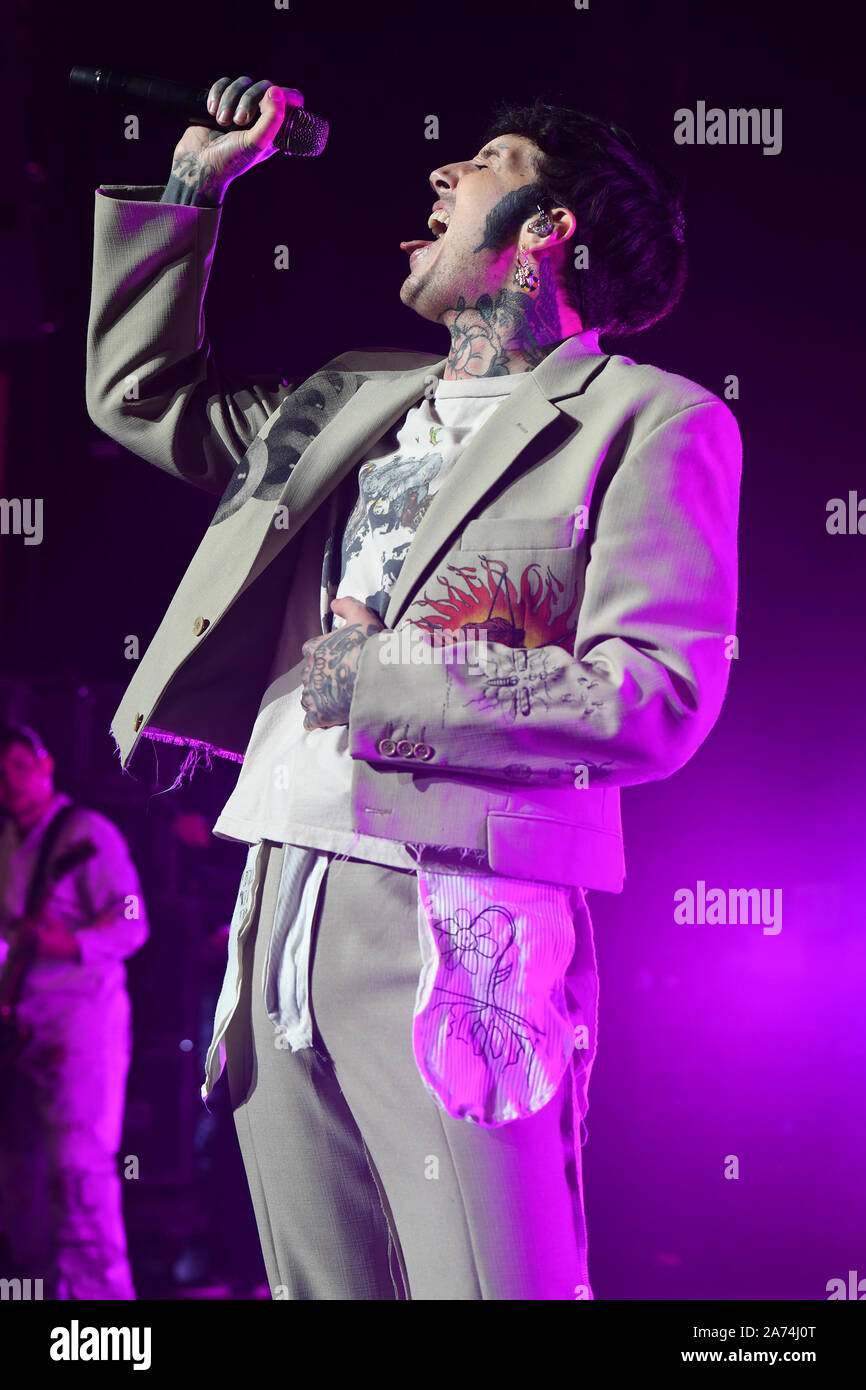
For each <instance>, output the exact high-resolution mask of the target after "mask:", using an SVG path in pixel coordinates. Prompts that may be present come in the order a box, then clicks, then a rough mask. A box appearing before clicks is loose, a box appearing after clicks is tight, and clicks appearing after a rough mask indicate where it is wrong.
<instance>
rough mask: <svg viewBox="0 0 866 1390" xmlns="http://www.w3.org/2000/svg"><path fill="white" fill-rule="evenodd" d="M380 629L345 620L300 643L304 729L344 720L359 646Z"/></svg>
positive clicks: (359, 650) (373, 625) (346, 718)
mask: <svg viewBox="0 0 866 1390" xmlns="http://www.w3.org/2000/svg"><path fill="white" fill-rule="evenodd" d="M381 630H382V628H381V626H377V625H376V624H375V623H368V624H366V625H365V624H362V623H347V624H346V626H345V627H341V628H339V629H338V630H337V631H336V632H329V633H328V634H327V635H326V636H324V637H311V638H310V639H309V640H308V641H307V642H305V643H304V645H303V647H302V648H301V651H302V653H303V655H304V658H305V662H304V668H303V683H304V690H303V694H302V695H301V706H302V708H303V709H305V710H306V715H305V717H304V728H305V729H328V728H331V727H332V726H333V725H335V724H348V722H349V709H350V706H351V704H352V694H353V692H354V689H355V681H356V679H357V675H358V662H359V660H360V655H361V647H362V646H363V645H364V643H365V642H366V641H367V638H368V637H372V636H373V634H374V633H376V632H381Z"/></svg>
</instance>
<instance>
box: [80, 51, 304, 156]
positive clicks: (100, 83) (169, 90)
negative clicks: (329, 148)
mask: <svg viewBox="0 0 866 1390" xmlns="http://www.w3.org/2000/svg"><path fill="white" fill-rule="evenodd" d="M69 85H70V87H73V88H77V89H78V90H80V91H85V92H90V93H91V95H93V96H98V97H102V98H104V99H107V100H109V101H123V102H126V103H127V105H130V106H156V107H161V108H162V109H163V110H164V111H176V112H177V113H178V115H180V116H184V117H186V118H187V120H189V121H190V122H192V123H194V124H195V125H204V126H209V127H210V128H211V130H221V131H223V132H225V131H229V130H241V129H246V130H249V127H250V123H248V124H247V125H246V126H244V127H242V126H235V125H230V126H224V125H220V124H219V122H218V121H217V120H216V118H215V117H214V116H212V115H211V114H210V112H209V111H208V109H207V95H208V92H209V91H210V87H188V86H186V85H185V84H184V83H182V82H167V81H165V79H164V78H161V77H130V76H128V75H126V74H124V73H120V72H112V71H111V70H110V69H108V68H82V67H75V68H73V69H72V71H71V72H70V74H69ZM254 109H255V114H256V116H258V112H259V108H258V106H256V107H255V108H254ZM327 140H328V122H327V121H326V120H324V119H323V118H322V117H321V116H316V115H314V114H313V112H312V111H305V110H304V108H303V107H302V106H290V107H288V108H287V110H286V118H285V120H284V121H283V124H282V125H281V126H280V128H279V131H278V132H277V135H276V138H275V139H274V144H275V146H276V147H277V149H278V150H282V152H283V154H294V155H317V154H321V153H322V150H323V149H324V148H325V145H326V143H327Z"/></svg>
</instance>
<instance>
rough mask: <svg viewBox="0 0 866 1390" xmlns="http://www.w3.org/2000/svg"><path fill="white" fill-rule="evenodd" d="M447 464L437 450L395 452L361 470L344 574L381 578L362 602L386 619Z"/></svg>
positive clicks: (346, 536) (345, 545) (346, 538)
mask: <svg viewBox="0 0 866 1390" xmlns="http://www.w3.org/2000/svg"><path fill="white" fill-rule="evenodd" d="M444 462H445V460H444V458H443V455H442V454H441V453H439V452H438V450H433V452H431V453H427V454H425V455H424V456H423V457H422V458H412V457H406V456H405V455H403V454H397V456H396V457H395V458H392V459H387V460H385V461H384V462H376V461H374V462H370V463H366V464H364V466H363V467H362V468H361V469H360V472H359V474H358V488H359V495H358V501H357V502H356V503H355V507H354V509H353V511H352V513H351V515H350V517H349V519H348V521H347V523H346V530H345V533H344V536H343V548H342V563H343V576H344V579H347V580H348V579H351V578H353V577H354V576H355V575H357V576H358V577H359V578H360V577H361V576H362V575H367V576H370V575H371V574H375V575H376V576H377V577H378V576H380V577H381V582H380V584H379V587H378V588H377V589H375V590H374V591H373V592H372V593H365V594H362V595H361V599H362V602H363V603H366V604H367V606H368V607H369V608H372V609H374V610H375V611H376V612H377V613H378V614H379V615H380V617H383V618H384V615H385V611H386V609H387V607H388V598H389V595H390V592H391V590H392V588H393V587H394V582H395V580H396V578H397V575H398V574H399V573H400V569H401V567H402V564H403V561H404V560H405V558H406V552H407V550H408V549H409V546H410V544H411V541H412V537H413V535H414V533H415V531H417V529H418V525H419V523H420V521H421V518H422V517H423V515H424V513H425V512H426V510H427V508H428V506H429V505H430V501H431V497H432V491H433V484H434V483H435V481H436V479H437V478H438V477H439V475H440V474H441V472H442V468H443V465H444ZM353 561H354V562H355V563H354V564H353Z"/></svg>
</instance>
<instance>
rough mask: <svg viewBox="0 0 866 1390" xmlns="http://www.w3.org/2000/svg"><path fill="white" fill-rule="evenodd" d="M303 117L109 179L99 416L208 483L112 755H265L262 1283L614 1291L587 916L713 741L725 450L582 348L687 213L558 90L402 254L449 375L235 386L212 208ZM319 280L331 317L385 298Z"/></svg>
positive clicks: (637, 370)
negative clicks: (213, 278) (208, 311)
mask: <svg viewBox="0 0 866 1390" xmlns="http://www.w3.org/2000/svg"><path fill="white" fill-rule="evenodd" d="M302 103H303V97H302V96H301V94H300V92H298V91H297V90H296V89H291V88H281V87H275V86H272V85H271V84H270V83H269V82H264V81H263V82H253V81H252V79H251V78H249V77H241V78H238V79H236V80H234V81H232V80H230V79H229V78H223V79H221V80H220V81H218V82H216V83H215V84H214V86H213V87H212V89H211V92H210V110H211V112H212V113H213V114H216V116H217V119H218V121H219V123H220V124H221V125H222V126H223V127H225V130H224V132H223V133H221V132H220V131H213V130H207V129H205V128H204V127H201V126H191V127H190V128H189V129H188V130H187V131H186V133H185V134H184V135H183V137H182V139H181V141H180V143H179V144H178V146H177V148H176V150H175V156H174V163H173V166H172V172H171V177H170V179H169V181H168V183H167V184H166V185H165V186H164V187H163V186H158V187H157V186H154V187H146V188H139V187H127V186H110V187H103V188H100V189H99V190H98V192H97V196H96V237H95V264H94V277H93V301H92V309H91V320H90V330H89V349H88V397H87V399H88V409H89V412H90V414H91V417H92V418H93V420H94V421H95V422H96V423H97V424H98V425H100V427H101V428H102V429H104V430H105V431H106V432H107V433H108V434H110V435H112V436H113V437H114V438H116V439H118V440H119V441H120V442H121V443H123V444H124V445H126V446H127V447H128V448H130V449H131V450H133V451H134V452H136V453H138V454H140V455H142V457H144V458H146V459H148V460H150V461H151V462H152V463H154V464H156V465H157V466H158V467H160V468H164V469H166V470H168V471H169V472H171V473H173V474H174V475H175V476H177V477H181V478H186V479H187V480H188V481H190V482H193V483H195V484H196V485H197V486H199V487H202V488H204V489H206V490H207V491H209V492H211V493H212V494H213V495H214V496H215V497H218V498H219V505H218V506H217V509H216V512H215V514H214V517H213V520H212V521H211V523H210V525H209V526H208V528H207V530H206V532H205V534H204V536H203V538H202V541H201V544H200V545H199V548H198V550H197V551H196V554H195V556H194V557H193V560H192V562H191V564H190V567H189V569H188V570H187V573H186V575H185V576H184V578H183V580H182V581H181V584H180V587H179V588H178V590H177V593H176V594H175V596H174V598H173V600H172V602H171V604H170V606H169V608H168V611H167V613H166V616H165V618H164V619H163V621H162V623H161V625H160V627H159V629H158V631H157V633H156V635H155V637H154V638H153V641H152V643H151V645H150V647H149V648H148V651H147V653H146V655H145V657H144V659H143V661H142V663H141V665H140V667H139V668H138V670H137V672H136V674H135V676H134V678H133V680H132V682H131V684H130V686H129V689H128V691H127V693H126V695H125V697H124V700H123V702H122V704H121V706H120V708H119V709H118V711H117V713H116V715H115V718H114V721H113V724H112V731H113V733H114V736H115V740H116V742H117V745H118V750H119V754H120V758H121V764H122V767H123V768H126V767H127V765H128V764H129V762H130V759H131V757H132V754H133V752H134V750H135V748H136V746H137V745H138V741H139V739H140V738H141V737H146V738H148V739H156V740H168V741H171V742H174V743H177V744H181V745H186V746H188V747H189V750H190V751H189V755H188V757H187V759H186V762H185V763H184V767H183V768H182V769H181V774H180V776H183V775H184V773H185V772H186V770H188V769H189V768H190V767H192V766H194V765H195V763H196V760H197V759H198V758H199V757H201V756H206V757H209V756H210V754H211V753H216V754H219V755H222V756H227V757H229V758H234V759H235V760H239V761H240V760H242V766H241V769H240V774H239V777H238V781H237V784H236V786H235V789H234V791H233V792H232V795H231V796H230V798H229V800H228V802H227V804H226V806H225V807H224V808H223V811H222V813H221V815H220V817H219V819H218V820H217V822H216V825H215V827H214V831H215V833H216V834H217V835H221V836H224V837H225V838H228V839H234V840H239V841H241V842H243V843H247V844H248V845H249V846H250V849H249V854H248V860H247V865H246V869H245V871H244V874H243V877H242V880H241V885H240V891H239V894H238V899H237V904H236V907H235V912H234V919H233V922H232V929H231V937H230V942H229V963H228V969H227V972H226V977H225V982H224V986H223V991H222V995H221V998H220V1001H219V1004H218V1007H217V1016H216V1020H215V1029H214V1039H213V1043H212V1045H211V1049H210V1053H209V1057H208V1063H207V1075H206V1081H205V1086H204V1088H203V1090H204V1092H205V1094H207V1093H208V1092H209V1091H210V1090H211V1089H212V1088H213V1086H214V1085H215V1083H216V1080H217V1077H218V1075H219V1074H220V1071H221V1060H222V1059H223V1057H225V1058H226V1060H227V1071H228V1079H229V1086H230V1091H231V1096H232V1103H233V1107H234V1111H235V1118H236V1122H237V1129H238V1134H239V1137H240V1143H241V1147H242V1151H243V1155H244V1161H245V1165H246V1170H247V1174H248V1179H249V1184H250V1189H251V1192H252V1196H253V1202H254V1205H255V1209H256V1213H257V1219H258V1226H259V1232H260V1237H261V1242H262V1248H263V1252H264V1257H265V1262H266V1266H267V1270H268V1274H269V1279H270V1282H271V1286H272V1295H273V1297H274V1298H287V1299H392V1298H398V1299H410V1298H411V1299H434V1300H440V1299H441V1300H445V1299H458V1300H473V1299H507V1300H523V1299H526V1300H532V1299H556V1300H559V1299H563V1300H565V1299H568V1300H570V1299H583V1298H591V1297H592V1296H593V1295H592V1289H591V1285H590V1279H589V1271H588V1265H587V1248H586V1246H587V1242H586V1226H585V1220H584V1211H583V1200H582V1188H581V1124H582V1121H583V1118H584V1116H585V1114H586V1109H587V1084H588V1081H589V1075H590V1070H591V1067H592V1064H593V1059H594V1056H595V1047H596V1013H597V1009H596V1004H597V974H596V965H595V954H594V948H593V941H592V928H591V923H590V918H589V914H588V911H587V908H586V901H585V890H586V889H587V888H597V889H601V890H605V891H608V892H618V891H620V890H621V888H622V883H623V877H624V865H623V856H622V836H621V829H620V818H619V788H620V787H621V786H628V785H630V784H634V783H639V782H646V781H651V780H654V779H658V778H663V777H667V776H669V775H670V774H671V773H672V772H675V771H676V770H677V769H678V768H680V767H682V766H683V764H684V763H686V762H687V761H688V759H689V758H690V757H691V756H692V755H693V754H694V752H695V751H696V749H697V748H699V747H700V745H701V743H702V742H703V740H704V739H705V738H706V736H707V734H708V733H709V731H710V729H711V728H712V727H713V724H714V723H715V721H716V719H717V717H718V714H719V711H720V708H721V705H722V701H723V699H724V695H725V691H726V687H727V682H728V674H729V670H730V667H729V664H728V656H729V652H730V639H731V636H732V634H733V633H734V631H735V618H736V590H737V554H736V530H737V508H738V488H739V478H740V440H739V433H738V429H737V426H736V423H735V421H734V419H733V417H732V415H731V413H730V411H729V410H728V408H727V407H726V406H725V405H724V404H723V403H722V402H721V401H720V400H719V399H718V398H717V397H716V396H714V395H713V394H712V393H710V392H709V391H707V390H705V389H704V388H703V387H701V386H698V385H695V384H694V383H693V382H691V381H688V380H686V379H685V378H683V377H679V376H674V375H671V374H669V373H667V372H663V371H660V370H659V369H657V368H655V367H651V366H644V365H639V364H636V363H635V362H633V361H631V360H630V359H628V358H626V357H623V356H618V355H615V354H609V353H607V352H605V351H603V350H602V349H601V348H600V347H599V334H601V335H609V336H614V337H615V336H617V335H624V334H627V333H634V332H637V331H639V330H640V329H642V328H644V327H646V326H647V325H649V324H651V323H653V322H655V321H657V320H658V319H660V318H662V317H663V316H664V315H665V314H667V313H668V312H669V311H670V310H671V309H672V308H673V307H674V305H675V304H676V302H677V300H678V298H679V295H680V292H681V288H682V283H683V275H684V248H683V219H682V215H681V213H680V210H679V206H678V204H677V201H676V198H675V196H674V195H673V193H672V191H671V188H670V183H669V180H668V179H667V178H666V176H664V175H663V174H662V173H661V172H660V171H659V170H658V169H657V168H656V167H655V166H654V165H653V164H652V163H651V162H650V161H649V160H647V159H646V158H644V157H643V156H642V155H641V154H640V153H639V151H638V150H637V149H636V147H635V146H634V144H633V142H632V141H631V139H630V137H628V136H627V135H625V134H624V132H622V131H620V130H618V129H616V128H615V127H612V126H609V125H606V124H605V123H603V122H601V121H599V120H596V119H594V118H591V117H588V116H585V115H582V114H581V113H579V112H574V111H571V110H568V109H564V108H555V107H550V106H544V105H542V104H540V103H536V105H535V106H534V107H532V108H528V109H527V108H518V109H508V110H504V111H501V112H500V113H499V114H498V115H497V116H496V118H495V119H494V120H493V121H492V123H491V124H490V126H489V128H488V129H487V131H486V133H485V136H484V140H483V141H482V143H481V144H480V145H478V146H477V147H475V150H474V153H473V152H472V150H471V148H467V149H466V150H465V152H464V153H465V155H466V157H465V158H464V157H461V158H458V159H456V160H455V161H454V162H453V163H448V164H443V165H442V166H441V167H439V168H437V169H434V170H433V172H432V174H431V175H430V179H429V182H430V185H431V187H432V189H433V195H434V202H433V206H432V208H429V209H428V212H425V214H424V215H425V216H428V217H429V222H428V226H429V228H430V232H431V235H430V237H428V238H426V239H424V240H418V241H406V242H402V243H401V246H402V248H403V250H404V252H406V253H408V257H409V265H408V274H407V275H406V276H405V278H404V280H403V284H402V287H401V291H400V294H401V299H402V301H403V303H404V304H406V305H407V306H409V307H411V308H412V309H414V310H415V311H416V312H417V313H418V314H420V315H421V316H422V317H423V318H426V319H430V320H431V321H433V322H435V323H440V324H441V325H442V327H443V329H444V330H446V331H447V333H448V335H449V340H450V344H449V350H448V353H447V356H445V357H442V358H440V359H437V358H436V357H433V356H429V355H427V354H424V353H419V352H412V351H398V350H393V349H387V348H385V349H381V350H362V351H354V352H346V353H343V354H342V355H341V356H339V357H336V358H333V359H332V360H331V361H330V362H328V363H327V364H326V365H325V366H324V367H322V368H320V369H319V370H318V371H316V372H314V373H313V375H312V376H309V377H306V378H301V379H299V380H297V381H292V382H287V381H285V380H281V379H272V380H255V379H251V378H247V377H244V378H242V379H239V380H234V379H231V378H229V377H228V376H227V375H226V374H225V373H224V372H223V371H222V370H221V369H220V366H219V364H218V361H217V360H216V359H215V357H214V354H213V352H212V350H211V348H210V345H209V344H208V342H207V339H206V337H205V335H204V329H203V319H202V307H201V306H202V301H203V298H204V295H205V290H206V286H207V280H208V274H209V270H210V265H211V260H212V256H213V252H214V247H215V243H216V238H217V231H218V228H219V223H220V218H221V215H222V213H221V205H222V201H223V197H224V194H225V191H226V188H227V187H228V186H229V184H230V182H231V181H232V180H233V179H234V178H236V177H238V176H239V175H240V174H241V173H243V172H244V171H245V170H247V169H248V168H250V167H252V166H253V165H255V164H256V163H258V162H260V161H262V160H264V159H267V158H270V157H271V155H272V154H274V153H275V150H274V147H273V143H272V142H273V139H274V137H275V135H276V133H277V131H278V130H279V127H280V124H281V122H282V119H283V114H284V110H285V106H286V104H296V105H297V104H302ZM230 126H231V127H233V128H232V129H228V127H230ZM387 163H388V161H387V157H386V156H377V160H376V164H375V167H373V166H371V173H370V176H371V177H381V178H383V180H384V178H385V173H386V171H387ZM287 176H288V177H290V176H291V169H287ZM308 225H309V224H308V221H307V219H306V218H305V217H304V216H303V215H302V210H300V209H299V216H298V225H297V231H296V233H295V234H296V236H297V237H303V236H304V235H305V234H306V231H307V229H308ZM334 256H335V257H339V258H340V261H339V264H340V274H339V277H338V278H335V279H334V280H329V282H328V283H327V284H324V285H323V286H322V294H323V296H324V297H325V301H326V303H327V307H328V310H329V312H331V313H333V314H338V313H339V310H340V297H341V295H342V294H344V293H346V292H347V290H349V289H350V288H351V290H352V292H353V293H355V294H359V295H363V294H364V293H365V292H366V287H365V282H364V279H363V276H362V274H361V273H360V271H359V272H358V273H357V279H356V280H355V279H354V278H353V277H354V276H355V266H356V260H355V257H354V253H347V251H346V249H345V247H344V245H343V243H342V240H341V235H340V233H339V232H337V231H335V233H334ZM332 287H333V288H332ZM329 296H330V298H329ZM369 309H370V314H371V317H373V316H374V315H375V312H376V304H375V303H374V302H371V303H370V305H369ZM288 327H289V328H290V330H291V331H292V332H294V333H295V334H297V331H298V327H301V328H302V325H300V326H298V325H289V326H288Z"/></svg>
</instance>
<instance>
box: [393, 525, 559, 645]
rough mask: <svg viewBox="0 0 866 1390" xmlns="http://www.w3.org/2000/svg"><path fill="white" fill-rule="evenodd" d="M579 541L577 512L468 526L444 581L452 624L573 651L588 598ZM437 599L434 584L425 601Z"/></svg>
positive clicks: (500, 638)
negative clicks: (583, 602)
mask: <svg viewBox="0 0 866 1390" xmlns="http://www.w3.org/2000/svg"><path fill="white" fill-rule="evenodd" d="M580 541H581V532H580V530H579V529H578V527H577V526H576V524H575V517H574V515H569V516H548V517H530V518H526V517H479V518H478V519H477V520H475V521H470V522H468V524H467V525H466V526H465V527H464V529H463V532H462V534H461V536H460V545H459V548H458V550H457V551H452V552H451V556H452V558H451V562H450V564H449V565H448V567H447V573H446V574H445V575H443V576H441V582H442V583H443V584H444V586H445V589H446V593H445V595H444V602H445V603H446V605H447V607H448V609H449V610H451V612H449V618H450V621H451V625H452V626H457V627H460V626H473V625H474V626H476V627H478V628H480V629H481V630H482V631H484V632H485V633H486V634H487V638H488V640H489V641H491V642H499V643H503V644H504V645H506V646H509V647H541V646H547V645H549V644H551V643H557V644H559V645H562V646H563V647H565V648H566V649H567V650H570V649H571V647H572V645H573V638H574V633H575V630H576V627H577V614H578V610H579V607H580V603H581V600H582V597H583V583H584V577H583V569H584V564H585V547H583V546H582V545H581V544H580ZM455 561H456V563H455ZM434 597H438V595H436V594H435V591H434V590H433V588H432V586H428V590H426V591H425V599H430V598H434ZM413 616H414V613H413Z"/></svg>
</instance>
